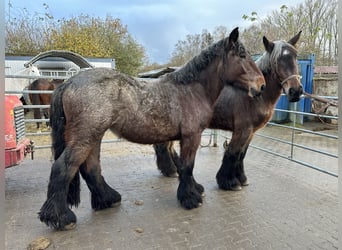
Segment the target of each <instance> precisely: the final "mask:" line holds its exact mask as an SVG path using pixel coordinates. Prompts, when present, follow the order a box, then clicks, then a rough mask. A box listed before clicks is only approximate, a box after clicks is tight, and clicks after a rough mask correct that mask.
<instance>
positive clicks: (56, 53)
mask: <svg viewBox="0 0 342 250" xmlns="http://www.w3.org/2000/svg"><path fill="white" fill-rule="evenodd" d="M47 57H61V58H64V59H67V60H69V61H72V62H73V63H75V64H76V65H78V66H79V67H80V68H81V69H82V68H94V66H93V65H92V64H91V63H89V62H88V61H87V60H86V59H85V58H83V57H82V56H81V55H79V54H77V53H74V52H71V51H65V50H49V51H45V52H41V53H39V54H38V55H36V56H35V57H33V58H32V59H31V60H30V61H28V62H27V63H25V64H24V66H25V67H26V68H28V67H29V66H30V65H32V64H34V63H35V62H37V61H39V60H41V59H44V58H47Z"/></svg>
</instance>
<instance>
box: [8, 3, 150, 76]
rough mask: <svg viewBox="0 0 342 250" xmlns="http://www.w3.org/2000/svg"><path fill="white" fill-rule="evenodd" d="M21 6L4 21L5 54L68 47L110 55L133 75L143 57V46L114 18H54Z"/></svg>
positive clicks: (88, 53)
mask: <svg viewBox="0 0 342 250" xmlns="http://www.w3.org/2000/svg"><path fill="white" fill-rule="evenodd" d="M44 6H45V13H44V14H38V13H35V14H34V15H31V14H30V13H29V12H28V11H27V10H26V9H23V10H22V12H21V14H20V15H16V16H15V17H9V18H8V21H7V22H6V34H5V36H6V49H5V52H6V54H7V55H32V56H34V55H36V54H38V53H39V52H41V51H46V50H69V51H73V52H76V53H78V54H80V55H82V56H84V57H100V58H114V59H115V62H116V67H117V70H119V71H121V72H124V73H127V74H131V75H136V74H137V73H138V72H139V69H140V67H141V66H142V65H143V64H144V62H145V61H146V55H145V49H144V48H143V47H142V46H141V45H140V44H139V43H138V42H137V41H135V40H134V39H133V37H132V36H131V35H130V34H129V32H128V30H127V27H126V26H125V25H123V24H122V23H121V20H120V19H118V18H113V17H111V16H107V17H106V18H105V19H102V18H99V17H91V16H89V15H80V16H77V17H72V18H70V19H61V20H55V19H54V17H53V16H52V15H51V14H49V13H48V12H49V9H48V6H47V5H46V4H44Z"/></svg>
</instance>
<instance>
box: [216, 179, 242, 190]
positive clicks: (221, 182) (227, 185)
mask: <svg viewBox="0 0 342 250" xmlns="http://www.w3.org/2000/svg"><path fill="white" fill-rule="evenodd" d="M217 184H218V186H219V188H220V189H222V190H231V191H240V190H242V187H241V184H240V182H239V180H238V179H236V178H234V179H232V180H227V179H222V178H217Z"/></svg>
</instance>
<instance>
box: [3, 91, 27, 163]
mask: <svg viewBox="0 0 342 250" xmlns="http://www.w3.org/2000/svg"><path fill="white" fill-rule="evenodd" d="M28 153H31V158H32V159H33V142H32V141H31V140H30V139H28V138H26V137H25V122H24V107H23V105H22V103H21V101H20V100H19V98H18V97H17V96H15V95H5V168H7V167H11V166H15V165H18V164H19V163H20V162H22V161H23V159H24V157H25V156H26V155H27V154H28Z"/></svg>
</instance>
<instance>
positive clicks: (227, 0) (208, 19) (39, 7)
mask: <svg viewBox="0 0 342 250" xmlns="http://www.w3.org/2000/svg"><path fill="white" fill-rule="evenodd" d="M303 1H304V0H286V1H285V0H234V1H232V0H205V1H204V0H173V1H171V0H73V1H70V0H58V1H56V0H54V1H52V0H34V1H27V0H5V5H6V8H5V10H6V15H7V14H8V12H9V7H8V6H9V4H11V6H12V8H11V15H12V16H13V15H15V14H16V13H18V11H19V10H20V9H22V8H27V10H28V11H29V12H30V13H34V12H41V13H42V12H44V8H43V4H44V3H46V4H47V5H48V6H49V9H50V13H51V14H52V15H53V16H54V18H56V19H58V18H63V17H64V18H70V17H73V16H78V15H79V14H89V15H91V16H95V17H105V16H106V15H108V14H109V15H111V16H112V17H114V18H120V19H121V21H122V23H123V24H124V25H127V27H128V30H129V32H130V34H131V35H132V36H133V37H134V38H135V39H136V40H137V41H138V42H139V43H140V44H142V45H143V46H144V47H145V48H146V52H147V55H148V56H149V59H150V62H157V63H166V62H167V61H168V59H169V58H170V56H171V53H172V51H173V49H174V46H175V44H176V43H177V41H178V40H183V39H184V38H185V36H186V35H188V34H199V33H201V32H202V30H203V29H207V30H208V31H210V32H212V31H214V29H215V27H218V26H226V27H227V28H228V29H233V28H235V27H237V26H238V27H241V28H243V27H247V26H248V25H250V22H249V21H245V20H243V19H242V16H243V15H244V14H247V15H250V14H251V12H252V11H255V12H257V13H258V15H259V17H261V18H262V17H264V16H266V15H268V14H270V13H271V12H272V11H273V10H279V9H280V6H282V5H284V4H285V5H287V6H297V5H298V4H300V3H302V2H303Z"/></svg>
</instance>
